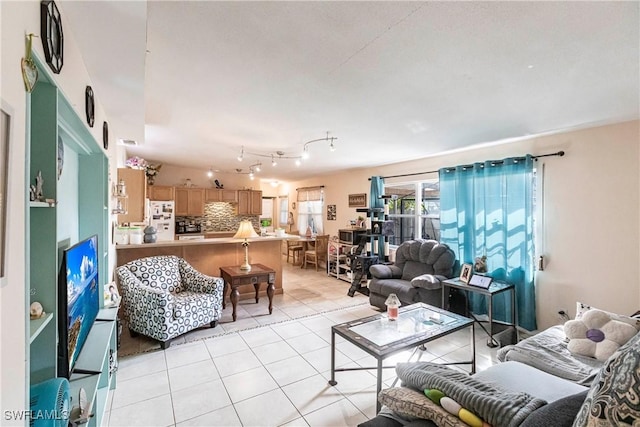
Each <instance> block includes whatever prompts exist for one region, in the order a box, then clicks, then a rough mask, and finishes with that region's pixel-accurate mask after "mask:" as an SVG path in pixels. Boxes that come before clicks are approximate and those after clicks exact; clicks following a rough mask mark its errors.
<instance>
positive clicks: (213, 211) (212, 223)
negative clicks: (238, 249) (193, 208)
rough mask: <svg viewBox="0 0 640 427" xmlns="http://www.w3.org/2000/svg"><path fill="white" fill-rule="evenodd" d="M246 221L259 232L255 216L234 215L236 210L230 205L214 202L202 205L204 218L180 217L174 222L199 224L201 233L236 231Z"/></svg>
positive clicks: (258, 222) (258, 224)
mask: <svg viewBox="0 0 640 427" xmlns="http://www.w3.org/2000/svg"><path fill="white" fill-rule="evenodd" d="M245 219H248V220H249V221H251V223H252V224H253V228H254V229H256V230H260V221H259V220H258V217H257V216H249V215H236V209H235V207H234V206H233V205H232V204H231V203H223V202H214V203H207V204H205V205H204V216H202V217H199V216H181V217H177V218H176V220H186V221H193V222H195V223H199V224H200V226H201V227H202V232H203V233H206V232H213V231H236V230H238V226H240V221H242V220H245Z"/></svg>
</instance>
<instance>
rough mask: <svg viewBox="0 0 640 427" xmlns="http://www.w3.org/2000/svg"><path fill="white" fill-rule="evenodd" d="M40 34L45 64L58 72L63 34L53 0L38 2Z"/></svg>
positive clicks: (61, 61) (60, 67) (58, 12)
mask: <svg viewBox="0 0 640 427" xmlns="http://www.w3.org/2000/svg"><path fill="white" fill-rule="evenodd" d="M40 35H41V37H42V48H43V49H44V58H45V60H46V61H47V64H49V67H50V68H51V70H53V72H54V73H56V74H60V70H62V65H63V57H64V36H63V34H62V18H61V17H60V11H58V7H57V6H56V4H55V3H54V2H53V0H42V2H41V3H40Z"/></svg>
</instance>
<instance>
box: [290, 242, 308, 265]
mask: <svg viewBox="0 0 640 427" xmlns="http://www.w3.org/2000/svg"><path fill="white" fill-rule="evenodd" d="M303 250H304V246H303V245H302V242H301V241H299V240H287V262H289V256H291V257H292V258H293V264H294V265H295V264H297V262H296V260H298V261H299V262H302V260H301V259H300V256H301V255H302V251H303Z"/></svg>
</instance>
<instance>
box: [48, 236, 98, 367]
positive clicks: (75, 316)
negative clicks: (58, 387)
mask: <svg viewBox="0 0 640 427" xmlns="http://www.w3.org/2000/svg"><path fill="white" fill-rule="evenodd" d="M101 288H102V287H101V286H100V284H99V282H98V236H97V235H94V236H91V237H88V238H86V239H84V240H82V241H80V242H78V243H76V244H75V245H73V246H71V247H70V248H68V249H66V250H65V251H64V253H63V257H62V265H61V267H60V275H59V277H58V313H59V315H58V316H59V317H58V337H59V338H58V376H59V377H65V378H69V377H70V375H71V373H72V372H73V368H74V365H75V363H76V360H77V359H78V355H79V354H80V350H82V346H83V345H84V343H85V341H86V340H87V336H88V335H89V331H90V330H91V327H92V326H93V323H94V322H95V320H96V317H97V315H98V310H99V309H100V296H101V295H102V289H101Z"/></svg>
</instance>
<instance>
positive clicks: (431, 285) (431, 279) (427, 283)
mask: <svg viewBox="0 0 640 427" xmlns="http://www.w3.org/2000/svg"><path fill="white" fill-rule="evenodd" d="M411 286H412V287H414V288H424V289H440V280H439V279H438V278H437V277H435V276H434V275H433V274H421V275H420V276H416V277H414V278H413V279H411Z"/></svg>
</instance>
